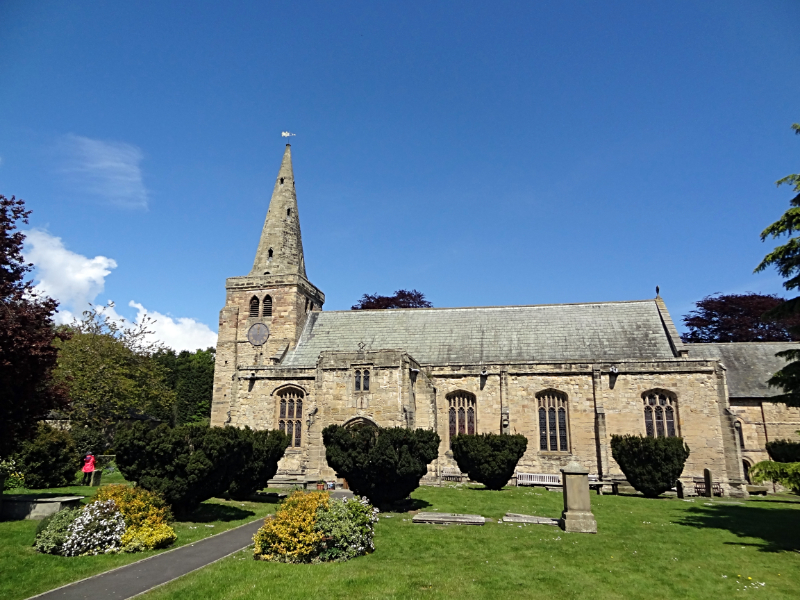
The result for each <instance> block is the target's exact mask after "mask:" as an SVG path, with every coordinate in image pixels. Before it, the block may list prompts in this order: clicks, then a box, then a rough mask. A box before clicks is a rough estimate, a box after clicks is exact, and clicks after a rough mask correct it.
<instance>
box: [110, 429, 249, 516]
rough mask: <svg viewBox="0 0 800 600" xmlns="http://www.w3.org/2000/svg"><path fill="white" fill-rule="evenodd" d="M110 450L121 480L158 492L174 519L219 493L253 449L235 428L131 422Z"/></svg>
mask: <svg viewBox="0 0 800 600" xmlns="http://www.w3.org/2000/svg"><path fill="white" fill-rule="evenodd" d="M115 446H116V452H117V466H118V467H119V470H120V472H121V473H122V475H123V476H124V477H125V479H127V480H128V481H135V482H136V483H137V485H139V486H140V487H143V488H144V489H146V490H150V491H152V492H158V493H159V494H161V496H162V497H163V498H164V499H165V500H166V501H167V502H168V503H169V504H170V506H172V508H173V509H174V510H175V512H176V513H178V514H179V515H185V514H186V513H188V512H190V511H192V510H194V509H195V508H197V506H198V505H199V504H200V503H201V502H203V501H204V500H207V499H209V498H212V497H214V496H219V495H222V494H223V493H224V492H225V491H226V490H227V489H228V488H229V487H230V485H231V483H232V482H233V481H234V478H235V476H236V475H237V473H238V470H239V469H240V468H241V467H242V465H244V464H245V463H246V462H247V460H248V454H249V453H251V451H252V444H250V443H248V441H247V439H245V437H244V436H243V435H242V433H241V430H240V429H236V428H234V427H209V426H207V425H201V424H190V425H183V426H181V427H175V428H172V427H169V426H167V425H165V424H162V425H158V426H157V427H154V428H151V427H149V426H148V425H147V424H145V423H142V422H136V423H132V424H130V425H127V426H125V427H122V428H121V429H120V430H119V431H118V433H117V436H116V438H115Z"/></svg>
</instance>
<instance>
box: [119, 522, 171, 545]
mask: <svg viewBox="0 0 800 600" xmlns="http://www.w3.org/2000/svg"><path fill="white" fill-rule="evenodd" d="M177 537H178V536H177V535H176V534H175V530H174V529H173V528H172V527H170V526H169V525H167V524H166V523H156V524H150V523H145V524H144V525H139V526H137V527H128V528H127V529H126V530H125V533H124V534H123V535H122V539H121V540H120V545H121V546H122V551H123V552H138V551H140V550H152V549H154V548H164V547H166V546H169V545H170V544H171V543H172V542H174V541H175V540H176V539H177Z"/></svg>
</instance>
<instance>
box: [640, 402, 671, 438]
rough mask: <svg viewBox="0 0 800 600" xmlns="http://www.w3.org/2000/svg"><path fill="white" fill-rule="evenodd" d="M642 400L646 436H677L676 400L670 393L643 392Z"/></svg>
mask: <svg viewBox="0 0 800 600" xmlns="http://www.w3.org/2000/svg"><path fill="white" fill-rule="evenodd" d="M642 400H643V402H644V430H645V433H646V434H647V436H648V437H675V436H677V435H678V433H677V426H676V424H675V421H676V414H675V413H676V411H677V408H678V401H677V400H676V399H675V398H674V397H673V396H672V395H671V394H668V393H666V392H662V391H652V392H645V393H644V395H643V396H642Z"/></svg>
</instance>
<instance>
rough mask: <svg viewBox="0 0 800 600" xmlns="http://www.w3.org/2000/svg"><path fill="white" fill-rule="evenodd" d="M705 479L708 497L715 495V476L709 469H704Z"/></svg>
mask: <svg viewBox="0 0 800 600" xmlns="http://www.w3.org/2000/svg"><path fill="white" fill-rule="evenodd" d="M703 479H705V483H706V498H713V497H714V476H713V475H712V474H711V471H709V470H708V469H703Z"/></svg>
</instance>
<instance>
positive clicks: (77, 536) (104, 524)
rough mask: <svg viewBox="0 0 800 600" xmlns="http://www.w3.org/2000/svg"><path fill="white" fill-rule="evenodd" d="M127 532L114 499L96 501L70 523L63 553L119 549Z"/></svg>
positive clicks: (80, 553)
mask: <svg viewBox="0 0 800 600" xmlns="http://www.w3.org/2000/svg"><path fill="white" fill-rule="evenodd" d="M124 533H125V519H123V518H122V513H121V512H120V511H119V510H118V509H117V505H116V504H115V503H114V501H113V500H104V501H101V502H92V503H91V504H87V505H86V506H85V507H84V508H83V510H82V511H81V512H80V514H79V515H78V516H77V518H76V519H75V520H74V521H73V522H72V523H70V526H69V530H68V532H67V539H66V540H65V541H64V545H63V547H62V554H63V555H64V556H88V555H94V554H109V553H111V552H117V551H119V550H120V548H121V546H122V544H121V540H122V536H123V534H124Z"/></svg>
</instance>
